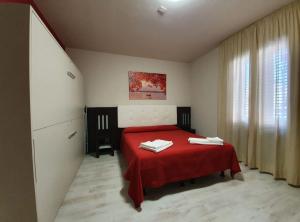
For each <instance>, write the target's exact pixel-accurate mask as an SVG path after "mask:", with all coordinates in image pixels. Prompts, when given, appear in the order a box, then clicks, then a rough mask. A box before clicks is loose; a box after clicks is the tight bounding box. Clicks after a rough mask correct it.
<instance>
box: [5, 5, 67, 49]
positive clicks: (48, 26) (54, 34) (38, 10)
mask: <svg viewBox="0 0 300 222" xmlns="http://www.w3.org/2000/svg"><path fill="white" fill-rule="evenodd" d="M0 3H19V4H28V5H31V6H32V8H33V9H34V10H35V11H36V13H37V14H38V15H39V17H40V18H41V20H42V21H43V22H44V24H45V25H46V26H47V28H48V29H49V31H50V32H51V33H52V35H53V36H54V38H55V39H56V41H57V42H58V43H59V45H60V46H61V47H62V48H63V49H65V48H66V47H65V45H64V44H63V42H62V41H61V40H60V39H59V37H58V36H57V35H56V33H55V31H54V29H53V28H52V27H51V25H50V24H49V23H48V22H47V19H46V18H45V16H44V15H43V13H42V12H41V10H40V9H39V7H38V6H37V5H36V4H35V2H34V1H33V0H0Z"/></svg>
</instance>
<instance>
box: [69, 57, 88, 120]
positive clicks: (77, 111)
mask: <svg viewBox="0 0 300 222" xmlns="http://www.w3.org/2000/svg"><path fill="white" fill-rule="evenodd" d="M68 76H69V81H68V82H67V87H66V89H67V96H68V99H67V104H66V105H67V109H68V113H69V118H70V119H77V118H82V117H83V114H84V91H83V78H82V75H81V74H80V72H79V70H78V69H77V67H76V66H75V65H74V64H73V62H72V61H71V60H70V61H69V65H68Z"/></svg>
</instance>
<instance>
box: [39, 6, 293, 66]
mask: <svg viewBox="0 0 300 222" xmlns="http://www.w3.org/2000/svg"><path fill="white" fill-rule="evenodd" d="M292 1H293V0H84V1H82V0H55V1H54V0H35V2H36V3H37V5H38V6H39V7H40V9H41V11H42V12H43V14H44V15H45V17H46V18H47V20H48V22H49V23H50V24H51V25H52V26H53V28H54V30H55V31H56V32H57V35H58V36H59V37H60V38H61V39H62V41H63V42H64V44H65V45H66V46H67V47H70V48H80V49H87V50H95V51H102V52H110V53H118V54H125V55H131V56H141V57H148V58H157V59H166V60H173V61H181V62H190V61H192V60H194V59H196V58H197V57H199V56H201V55H203V54H204V53H206V52H207V51H208V50H209V49H211V48H213V47H215V46H217V44H218V43H220V41H222V40H223V39H225V38H227V37H228V36H230V35H231V34H233V33H234V32H236V31H238V30H240V29H242V28H243V27H246V26H248V25H249V24H251V23H253V22H254V21H256V20H258V19H260V18H262V17H264V16H265V15H267V14H269V13H271V12H273V11H274V10H276V9H278V8H280V7H281V6H283V5H286V4H288V3H289V2H292ZM160 5H164V6H165V7H167V8H168V11H167V13H166V14H165V15H164V16H160V15H158V13H157V12H156V10H157V8H158V7H159V6H160Z"/></svg>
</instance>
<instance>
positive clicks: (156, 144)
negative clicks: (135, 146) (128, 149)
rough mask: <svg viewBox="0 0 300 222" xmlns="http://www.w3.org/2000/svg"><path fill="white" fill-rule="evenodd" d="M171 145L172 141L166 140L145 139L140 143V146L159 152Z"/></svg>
mask: <svg viewBox="0 0 300 222" xmlns="http://www.w3.org/2000/svg"><path fill="white" fill-rule="evenodd" d="M172 145H173V142H172V141H166V140H159V139H158V140H154V141H147V142H143V143H141V144H140V147H141V148H143V149H146V150H150V151H153V152H156V153H157V152H160V151H163V150H165V149H167V148H169V147H170V146H172Z"/></svg>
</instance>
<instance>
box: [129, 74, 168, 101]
mask: <svg viewBox="0 0 300 222" xmlns="http://www.w3.org/2000/svg"><path fill="white" fill-rule="evenodd" d="M128 80H129V99H130V100H147V99H151V100H166V98H167V89H166V86H167V83H166V82H167V75H166V74H161V73H148V72H132V71H129V72H128Z"/></svg>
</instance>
